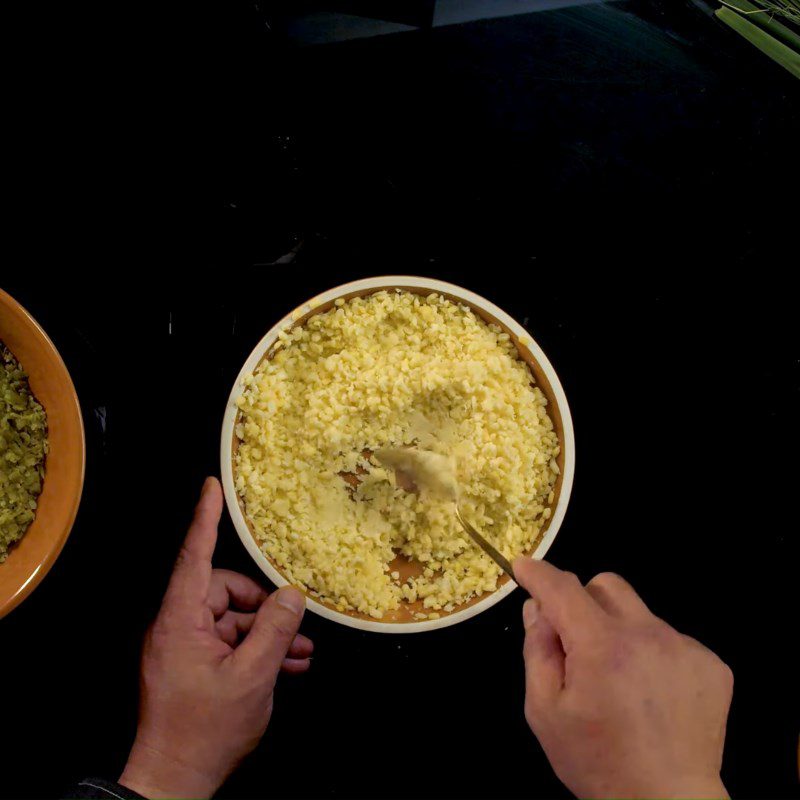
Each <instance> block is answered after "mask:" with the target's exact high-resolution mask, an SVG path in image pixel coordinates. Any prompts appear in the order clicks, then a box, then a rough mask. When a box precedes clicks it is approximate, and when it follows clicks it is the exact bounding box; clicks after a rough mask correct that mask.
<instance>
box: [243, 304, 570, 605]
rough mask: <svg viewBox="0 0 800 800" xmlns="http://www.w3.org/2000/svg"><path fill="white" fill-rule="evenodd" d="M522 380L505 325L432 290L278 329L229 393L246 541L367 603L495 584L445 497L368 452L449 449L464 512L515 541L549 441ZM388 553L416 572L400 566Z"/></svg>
mask: <svg viewBox="0 0 800 800" xmlns="http://www.w3.org/2000/svg"><path fill="white" fill-rule="evenodd" d="M532 382H533V380H532V376H531V373H530V371H529V369H528V367H527V365H526V364H525V363H524V362H523V361H522V360H520V359H519V356H518V354H517V352H516V349H515V347H514V344H513V342H511V340H510V338H509V336H508V334H506V333H505V332H503V331H502V330H501V329H500V328H499V327H497V326H495V325H488V324H486V323H485V322H484V321H483V320H482V319H480V318H479V317H478V316H477V315H476V314H475V313H474V312H473V311H472V310H471V309H470V308H468V307H467V306H464V305H460V304H457V303H454V302H451V301H450V300H448V299H447V298H444V297H442V296H440V295H437V294H431V295H430V296H428V297H427V298H426V297H420V296H419V295H416V294H412V293H410V292H404V291H391V292H388V291H382V292H378V293H376V294H373V295H370V296H368V297H364V298H360V297H355V298H352V299H350V300H348V301H346V302H345V301H343V300H337V301H336V304H335V306H334V307H333V308H331V309H330V310H329V311H326V312H323V313H318V314H315V315H314V316H312V317H311V318H310V319H309V320H307V321H306V323H305V324H304V325H302V326H295V327H294V328H292V329H290V330H287V331H281V333H280V335H279V338H278V341H277V342H276V344H275V347H274V349H273V352H272V353H271V357H270V358H269V359H265V360H263V361H262V362H261V364H260V365H259V366H258V368H257V369H256V370H255V372H254V373H253V374H252V375H248V376H247V377H246V378H245V381H244V383H245V386H244V390H243V393H242V395H241V396H240V398H239V400H238V404H239V409H240V412H241V415H240V419H239V422H238V424H237V426H236V435H237V436H238V438H239V440H240V441H239V447H238V450H237V454H236V458H235V465H234V467H235V469H234V473H235V481H236V489H237V491H238V493H239V494H240V496H241V497H242V500H243V503H244V507H245V513H246V515H247V517H248V519H249V521H250V523H251V524H252V527H253V530H254V531H255V535H256V539H257V541H258V543H259V546H260V547H261V548H262V550H263V551H264V552H265V553H266V554H267V555H268V556H270V557H271V558H272V559H273V560H274V561H275V563H276V564H277V565H278V567H279V568H280V570H281V571H282V572H283V574H284V575H285V576H286V578H287V579H288V580H289V581H291V582H292V583H294V584H295V585H301V586H304V587H306V588H307V589H308V590H309V591H310V592H311V593H312V594H313V595H314V596H317V597H319V598H320V599H322V600H323V601H325V602H328V603H330V604H332V605H333V606H334V607H336V608H338V609H339V610H341V611H348V610H356V611H359V612H362V613H365V614H369V615H371V616H372V617H375V618H378V619H380V618H381V617H382V616H383V615H384V614H385V613H386V612H387V611H391V610H393V609H396V608H397V607H398V606H399V604H400V603H401V602H403V601H404V600H406V601H409V602H414V601H416V600H422V602H423V606H424V608H425V609H426V610H427V611H426V613H427V616H428V618H434V619H435V618H437V617H438V612H440V611H445V612H448V611H452V610H453V609H454V608H456V607H457V606H458V605H460V604H462V603H464V602H466V601H467V600H469V599H471V598H472V597H474V596H475V595H479V594H481V593H483V592H491V591H493V590H494V589H496V588H497V580H498V578H499V576H500V570H499V568H498V567H497V566H496V565H495V563H494V562H493V561H491V559H489V558H488V557H487V556H486V555H485V554H484V553H483V552H482V551H481V550H479V549H478V548H477V547H476V546H475V545H474V543H472V542H471V540H470V539H469V538H468V537H466V536H465V535H464V533H463V531H462V530H461V528H460V526H459V525H458V522H457V520H456V518H455V516H454V514H453V508H452V504H451V503H449V502H447V500H446V499H443V498H439V497H434V496H425V495H424V494H423V495H417V494H412V493H409V492H406V491H404V490H403V488H401V487H399V486H397V485H396V483H395V476H394V471H393V470H387V469H385V468H383V467H381V466H380V465H379V464H378V463H377V461H376V460H375V459H373V458H372V457H371V453H373V452H374V451H375V450H377V449H379V448H385V447H402V446H407V445H412V444H416V445H418V446H419V447H424V448H425V449H427V450H430V451H433V452H437V453H441V454H442V455H447V456H448V457H452V458H453V459H454V462H455V467H456V477H457V479H458V484H459V492H460V500H461V504H462V507H463V511H464V513H465V515H466V516H467V517H468V518H469V519H470V521H471V522H472V523H473V524H474V525H476V526H478V527H479V528H480V529H481V531H482V532H483V534H484V535H485V536H486V537H487V538H488V539H489V540H490V541H491V542H492V543H493V544H494V545H495V546H496V547H497V548H498V549H499V550H500V551H501V552H502V553H503V555H505V556H506V557H508V558H513V557H515V556H517V555H519V554H520V553H522V552H526V551H529V550H530V549H531V547H532V546H533V544H534V543H535V542H536V539H537V538H538V535H539V532H540V530H541V527H542V525H543V524H544V522H545V520H547V519H548V518H549V516H550V514H551V508H550V505H551V503H552V502H553V486H554V484H555V481H556V478H557V474H558V466H557V463H556V457H557V456H558V454H559V442H558V437H557V435H556V432H555V430H554V428H553V423H552V421H551V419H550V417H549V416H548V414H547V399H546V397H545V396H544V394H543V393H542V392H541V391H540V390H539V389H538V387H535V386H533V385H532ZM356 474H357V475H358V478H359V482H358V484H357V486H356V487H353V486H351V485H350V484H349V483H348V482H347V481H346V480H344V479H343V477H342V476H343V475H350V476H352V475H356ZM397 553H402V554H403V555H405V556H407V557H408V558H411V559H414V560H416V561H419V562H421V564H422V565H423V567H424V569H423V572H422V574H421V575H420V576H419V577H417V578H409V579H408V580H406V581H405V582H401V581H400V580H399V575H398V573H397V572H393V571H392V567H390V562H391V561H392V560H393V559H394V558H395V556H396V555H397ZM421 613H422V612H418V618H422V617H421V616H420V614H421Z"/></svg>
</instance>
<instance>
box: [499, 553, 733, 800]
mask: <svg viewBox="0 0 800 800" xmlns="http://www.w3.org/2000/svg"><path fill="white" fill-rule="evenodd" d="M514 572H515V576H516V579H517V582H518V583H519V584H520V585H521V586H523V587H524V588H525V589H527V590H528V592H529V593H530V594H531V595H532V598H535V599H530V600H527V601H526V603H525V606H524V608H523V617H524V625H525V649H524V656H525V670H526V698H525V716H526V718H527V720H528V724H529V725H530V727H531V730H532V731H533V732H534V734H535V735H536V737H537V738H538V740H539V742H540V743H541V745H542V747H543V749H544V751H545V754H546V755H547V757H548V759H549V761H550V764H551V765H552V767H553V769H554V770H555V772H556V774H557V775H558V777H559V778H560V779H561V781H562V782H563V783H564V784H565V785H566V786H567V787H568V788H569V789H570V790H571V791H572V792H573V793H574V794H575V795H577V796H578V797H587V798H590V797H591V798H601V797H615V798H623V797H638V798H648V797H659V798H668V797H669V798H689V797H691V798H712V797H713V798H719V797H728V794H727V791H726V789H725V787H724V785H723V784H722V780H721V778H720V766H721V762H722V749H723V745H724V742H725V725H726V720H727V717H728V709H729V707H730V703H731V696H732V693H733V673H732V672H731V670H730V669H729V668H728V667H727V666H726V665H725V664H724V663H723V662H722V661H721V660H720V659H719V658H718V657H717V656H716V655H714V653H712V652H711V651H710V650H708V649H707V648H706V647H704V646H703V645H701V644H700V643H699V642H697V641H695V640H694V639H691V638H690V637H688V636H684V635H683V634H681V633H678V631H676V630H675V629H674V628H672V627H670V626H669V625H668V624H667V623H666V622H664V621H663V620H661V619H659V618H658V617H656V616H655V615H654V614H653V613H652V612H651V611H650V610H649V609H648V608H647V606H646V605H645V604H644V602H643V601H642V600H641V598H640V597H639V596H638V595H637V594H636V592H635V591H634V590H633V588H632V587H631V586H630V584H628V583H627V582H626V581H625V580H623V579H622V578H620V577H619V576H618V575H613V574H610V573H603V574H601V575H598V576H597V577H595V578H593V579H592V580H591V581H589V583H588V584H587V585H586V586H585V587H584V586H582V585H581V583H580V581H579V580H578V579H577V577H576V576H575V575H573V574H571V573H568V572H562V571H561V570H559V569H557V568H556V567H554V566H552V565H551V564H548V563H545V562H543V561H534V560H532V559H529V558H518V559H517V560H516V561H515V562H514Z"/></svg>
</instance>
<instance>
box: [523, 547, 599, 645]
mask: <svg viewBox="0 0 800 800" xmlns="http://www.w3.org/2000/svg"><path fill="white" fill-rule="evenodd" d="M514 577H515V578H516V580H517V583H518V584H519V585H520V586H522V587H523V588H525V589H527V590H528V592H529V593H530V595H531V597H534V598H535V599H536V600H537V601H538V603H539V610H540V611H541V614H542V616H543V617H545V618H546V619H547V621H548V622H549V623H550V625H552V626H553V628H555V630H556V633H558V635H559V637H560V638H561V641H562V642H563V643H564V649H565V650H566V651H569V649H570V647H571V646H572V645H573V644H574V643H575V642H577V641H579V640H582V639H584V640H585V639H589V638H591V637H592V636H595V635H596V632H597V631H598V630H600V629H601V628H602V625H603V623H604V621H605V619H606V616H605V614H604V613H603V611H602V609H601V608H600V606H598V605H597V603H596V602H595V600H594V598H593V597H592V596H591V595H590V594H589V593H588V592H587V591H586V589H584V588H583V586H582V585H581V582H580V581H579V580H578V578H577V576H575V575H574V574H573V573H571V572H563V571H562V570H560V569H558V568H557V567H554V566H553V565H552V564H548V563H547V562H546V561H535V560H534V559H532V558H523V557H520V558H518V559H517V560H516V561H515V562H514Z"/></svg>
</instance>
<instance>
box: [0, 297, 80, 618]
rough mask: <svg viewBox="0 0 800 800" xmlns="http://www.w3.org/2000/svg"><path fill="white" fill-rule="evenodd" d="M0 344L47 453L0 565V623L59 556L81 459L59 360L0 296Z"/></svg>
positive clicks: (74, 400)
mask: <svg viewBox="0 0 800 800" xmlns="http://www.w3.org/2000/svg"><path fill="white" fill-rule="evenodd" d="M0 340H2V341H3V342H4V344H5V345H6V347H8V349H9V350H10V351H11V352H12V353H13V354H14V356H15V358H16V359H17V360H18V361H19V362H20V364H21V365H22V368H23V369H24V370H25V372H26V373H27V374H28V380H29V382H30V387H31V390H32V391H33V394H34V395H35V396H36V399H37V400H38V401H39V402H40V403H41V404H42V405H43V406H44V409H45V411H46V412H47V438H48V442H49V448H50V449H49V452H48V454H47V459H46V461H45V476H44V482H43V484H42V493H41V494H40V495H39V503H38V508H37V510H36V517H35V518H34V520H33V522H32V523H31V525H30V527H29V528H28V530H27V532H26V533H25V535H24V536H23V537H22V539H21V541H19V542H17V543H16V544H15V545H14V546H13V547H12V548H11V549H10V551H9V553H8V558H7V559H6V560H5V562H4V563H2V564H0V617H2V616H4V615H5V614H7V613H8V612H9V611H11V609H12V608H14V607H15V606H16V605H18V604H19V603H21V602H22V600H24V599H25V597H27V596H28V595H29V594H30V593H31V592H32V591H33V589H34V588H35V587H36V586H37V585H38V584H39V582H40V581H41V580H42V578H43V577H44V576H45V575H46V574H47V571H48V570H49V569H50V567H51V566H52V564H53V562H54V561H55V560H56V558H57V557H58V554H59V553H60V552H61V548H62V547H63V546H64V542H65V541H66V539H67V536H69V532H70V529H71V528H72V523H73V522H74V520H75V515H76V513H77V511H78V504H79V502H80V497H81V491H82V489H83V472H84V461H85V453H84V437H83V421H82V419H81V413H80V406H79V404H78V397H77V395H76V394H75V388H74V386H73V385H72V380H71V379H70V376H69V373H68V372H67V368H66V367H65V366H64V362H63V361H62V360H61V356H60V355H59V354H58V351H57V350H56V349H55V347H54V345H53V343H52V342H51V341H50V339H49V338H48V336H47V335H46V334H45V332H44V331H43V330H42V329H41V328H40V327H39V325H38V324H37V322H36V321H35V320H34V319H33V317H31V316H30V314H28V312H27V311H25V309H24V308H22V306H20V305H19V303H17V302H16V301H15V300H14V299H13V298H11V297H10V296H9V295H8V294H6V293H5V292H3V291H2V290H0Z"/></svg>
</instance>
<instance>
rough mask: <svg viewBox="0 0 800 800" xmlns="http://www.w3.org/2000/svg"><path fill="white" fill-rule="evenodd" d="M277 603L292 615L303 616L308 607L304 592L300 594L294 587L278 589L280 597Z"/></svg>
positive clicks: (276, 600) (276, 599)
mask: <svg viewBox="0 0 800 800" xmlns="http://www.w3.org/2000/svg"><path fill="white" fill-rule="evenodd" d="M275 602H276V603H277V604H278V605H279V606H280V607H281V608H285V609H287V610H288V611H291V612H292V614H298V615H299V614H302V613H303V609H304V608H305V607H306V598H305V595H304V594H303V593H302V592H298V591H297V589H295V588H294V587H293V586H284V587H283V589H278V596H277V597H276V598H275Z"/></svg>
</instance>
